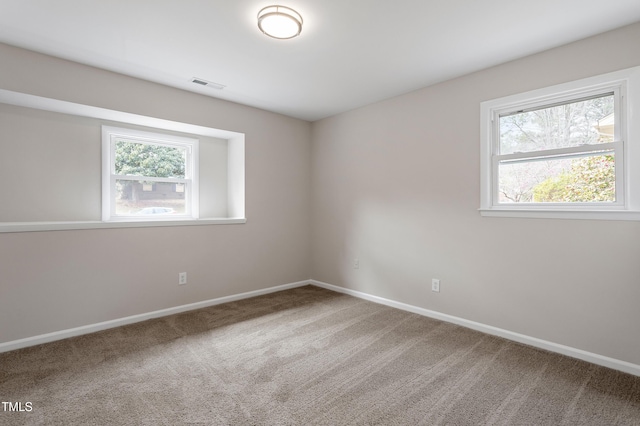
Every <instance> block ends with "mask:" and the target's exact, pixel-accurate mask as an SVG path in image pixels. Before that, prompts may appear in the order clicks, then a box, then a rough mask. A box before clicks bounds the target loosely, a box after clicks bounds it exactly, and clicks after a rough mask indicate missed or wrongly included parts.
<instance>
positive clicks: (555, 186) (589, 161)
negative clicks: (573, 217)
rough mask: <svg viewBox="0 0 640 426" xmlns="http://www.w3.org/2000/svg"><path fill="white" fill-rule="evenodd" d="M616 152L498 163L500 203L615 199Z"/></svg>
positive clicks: (586, 201)
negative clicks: (614, 153)
mask: <svg viewBox="0 0 640 426" xmlns="http://www.w3.org/2000/svg"><path fill="white" fill-rule="evenodd" d="M614 166H615V161H614V156H613V153H606V154H603V153H601V154H598V155H592V156H587V157H579V158H563V159H553V160H542V161H528V162H519V163H501V164H500V165H499V166H498V175H499V181H498V187H499V190H498V199H499V202H500V203H531V202H534V203H589V202H615V201H616V200H615V170H614Z"/></svg>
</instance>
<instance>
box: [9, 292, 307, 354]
mask: <svg viewBox="0 0 640 426" xmlns="http://www.w3.org/2000/svg"><path fill="white" fill-rule="evenodd" d="M309 284H310V282H309V281H308V280H305V281H298V282H295V283H290V284H284V285H279V286H276V287H269V288H264V289H261V290H255V291H249V292H246V293H240V294H234V295H231V296H225V297H219V298H217V299H210V300H204V301H202V302H196V303H190V304H188V305H182V306H175V307H173V308H168V309H161V310H159V311H153V312H147V313H145V314H139V315H132V316H130V317H124V318H119V319H115V320H111V321H104V322H99V323H97V324H90V325H84V326H82V327H76V328H70V329H67V330H61V331H56V332H53V333H47V334H41V335H39V336H33V337H27V338H25V339H20V340H13V341H11V342H5V343H0V353H1V352H8V351H13V350H16V349H20V348H26V347H28V346H35V345H40V344H42V343H48V342H53V341H56V340H62V339H66V338H69V337H74V336H80V335H82V334H89V333H95V332H96V331H102V330H106V329H109V328H114V327H120V326H123V325H127V324H133V323H136V322H141V321H146V320H148V319H153V318H160V317H165V316H168V315H173V314H179V313H181V312H186V311H192V310H195V309H201V308H206V307H208V306H214V305H220V304H222V303H228V302H234V301H236V300H241V299H248V298H250V297H255V296H261V295H263V294H268V293H275V292H277V291H282V290H288V289H290V288H295V287H301V286H304V285H309Z"/></svg>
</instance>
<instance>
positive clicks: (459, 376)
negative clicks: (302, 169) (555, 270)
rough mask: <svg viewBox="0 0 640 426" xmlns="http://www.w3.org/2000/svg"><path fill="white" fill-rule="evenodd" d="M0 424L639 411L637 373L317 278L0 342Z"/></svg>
mask: <svg viewBox="0 0 640 426" xmlns="http://www.w3.org/2000/svg"><path fill="white" fill-rule="evenodd" d="M0 399H1V400H2V401H13V402H22V403H25V402H31V403H32V407H33V409H32V411H31V412H6V411H2V407H1V406H0V424H1V425H23V424H29V425H31V424H34V425H40V424H42V425H65V426H67V425H420V424H422V425H598V426H605V425H640V377H635V376H631V375H627V374H624V373H620V372H617V371H613V370H609V369H606V368H602V367H598V366H595V365H591V364H588V363H585V362H581V361H577V360H575V359H571V358H567V357H563V356H561V355H557V354H552V353H548V352H545V351H542V350H538V349H534V348H531V347H527V346H524V345H520V344H517V343H514V342H510V341H507V340H503V339H500V338H497V337H493V336H489V335H485V334H482V333H479V332H476V331H472V330H468V329H465V328H462V327H458V326H455V325H451V324H448V323H443V322H439V321H436V320H432V319H429V318H425V317H421V316H419V315H415V314H411V313H407V312H404V311H400V310H395V309H392V308H389V307H386V306H382V305H377V304H374V303H370V302H366V301H363V300H360V299H356V298H353V297H350V296H346V295H342V294H338V293H334V292H330V291H327V290H324V289H320V288H316V287H311V286H307V287H301V288H297V289H293V290H288V291H284V292H279V293H274V294H270V295H266V296H261V297H256V298H253V299H248V300H243V301H239V302H234V303H228V304H225V305H219V306H214V307H210V308H206V309H201V310H198V311H192V312H189V313H184V314H179V315H174V316H170V317H165V318H161V319H157V320H151V321H147V322H144V323H139V324H134V325H130V326H126V327H120V328H117V329H112V330H107V331H103V332H100V333H95V334H92V335H87V336H81V337H76V338H72V339H67V340H64V341H59V342H54V343H49V344H45V345H40V346H36V347H32V348H26V349H21V350H18V351H13V352H9V353H4V354H0Z"/></svg>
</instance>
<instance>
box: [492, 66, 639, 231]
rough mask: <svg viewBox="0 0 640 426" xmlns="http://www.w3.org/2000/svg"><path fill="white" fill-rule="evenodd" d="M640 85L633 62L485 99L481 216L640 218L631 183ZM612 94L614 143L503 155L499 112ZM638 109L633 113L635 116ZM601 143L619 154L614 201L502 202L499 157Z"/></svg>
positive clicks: (580, 151)
mask: <svg viewBox="0 0 640 426" xmlns="http://www.w3.org/2000/svg"><path fill="white" fill-rule="evenodd" d="M639 86H640V67H635V68H630V69H627V70H622V71H617V72H614V73H608V74H604V75H600V76H595V77H590V78H586V79H582V80H577V81H573V82H569V83H564V84H559V85H556V86H551V87H547V88H543V89H538V90H533V91H530V92H525V93H520V94H515V95H511V96H506V97H503V98H499V99H493V100H489V101H484V102H481V104H480V118H481V138H480V139H481V164H480V173H481V176H480V183H481V203H480V209H479V210H480V213H481V214H482V215H483V216H506V217H535V218H544V217H550V218H574V219H587V218H593V219H632V220H640V215H638V214H637V212H638V211H640V194H638V186H639V185H637V184H636V185H635V186H634V185H633V179H634V178H637V177H638V176H640V152H637V151H638V149H640V146H637V145H638V142H637V139H638V136H639V130H640V129H638V127H640V126H638V125H637V124H634V122H633V121H634V120H635V121H638V118H637V117H638V112H637V110H638V107H640V90H639ZM608 93H613V94H614V110H615V115H614V120H615V122H614V133H615V134H614V141H613V142H607V143H600V144H592V145H583V146H577V147H569V148H559V149H549V150H539V151H532V152H526V153H511V154H500V130H499V126H500V123H499V119H500V116H504V115H507V114H509V113H517V112H520V111H523V110H524V111H527V110H535V109H540V108H544V107H552V106H556V105H562V104H567V103H571V102H577V101H581V100H585V99H587V98H593V97H597V96H599V95H605V94H608ZM634 106H635V108H634ZM634 110H635V117H631V114H632V113H633V112H634ZM630 138H634V139H630ZM634 142H635V145H636V146H634ZM603 148H606V149H610V150H611V151H612V154H613V155H614V158H615V175H616V182H615V191H616V200H615V201H614V202H581V203H578V202H576V203H540V202H538V203H536V202H528V203H501V202H500V201H499V182H498V179H499V175H498V167H499V165H500V161H505V160H511V161H512V162H526V161H532V160H533V159H535V158H542V157H544V159H545V160H554V159H560V158H571V157H574V158H575V157H577V156H579V155H582V156H590V155H597V154H595V152H597V151H603ZM541 154H542V155H541ZM503 164H504V163H503Z"/></svg>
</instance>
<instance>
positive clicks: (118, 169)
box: [115, 139, 187, 178]
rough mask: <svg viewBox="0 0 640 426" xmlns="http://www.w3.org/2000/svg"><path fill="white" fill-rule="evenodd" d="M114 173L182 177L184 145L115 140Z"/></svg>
mask: <svg viewBox="0 0 640 426" xmlns="http://www.w3.org/2000/svg"><path fill="white" fill-rule="evenodd" d="M115 148H116V153H115V154H116V155H115V160H116V161H115V173H116V174H117V175H124V176H148V177H171V178H184V177H185V164H186V158H187V149H186V147H174V146H162V145H150V144H145V143H138V142H132V141H127V140H122V139H120V140H117V141H116V147H115Z"/></svg>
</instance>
